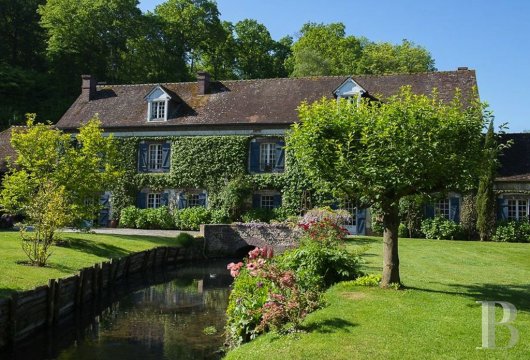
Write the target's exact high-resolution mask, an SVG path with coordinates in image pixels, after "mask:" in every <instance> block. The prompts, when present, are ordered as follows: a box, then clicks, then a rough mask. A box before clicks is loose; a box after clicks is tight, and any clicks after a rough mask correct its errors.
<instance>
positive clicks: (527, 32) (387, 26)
mask: <svg viewBox="0 0 530 360" xmlns="http://www.w3.org/2000/svg"><path fill="white" fill-rule="evenodd" d="M162 2H163V1H161V0H141V1H140V7H141V8H142V10H144V11H147V10H152V9H154V7H155V6H156V5H157V4H159V3H162ZM217 4H218V7H219V10H220V12H221V19H223V20H228V21H231V22H237V21H239V20H242V19H245V18H251V19H256V20H257V21H259V22H261V23H263V24H264V25H265V26H267V28H268V29H269V31H270V33H271V35H272V37H273V38H274V39H276V40H277V39H279V38H281V37H282V36H285V35H292V36H294V37H296V33H297V32H298V31H299V29H300V28H301V26H302V25H303V24H304V23H306V22H309V21H312V22H323V23H330V22H342V23H344V24H345V25H346V31H347V33H348V34H351V35H355V36H366V37H367V38H369V39H370V40H374V41H389V42H393V43H399V42H401V40H402V39H408V40H410V41H413V42H415V43H416V44H419V45H422V46H424V47H426V48H427V49H428V50H429V51H430V52H431V53H432V55H433V57H434V59H435V61H436V67H437V68H438V69H439V70H456V68H457V67H459V66H467V67H469V68H470V69H475V70H476V72H477V79H478V86H479V93H480V97H481V99H482V100H483V101H487V102H488V103H489V104H490V108H491V109H492V110H493V111H494V114H495V116H496V124H500V123H504V122H508V123H509V130H508V131H509V132H521V131H523V130H530V91H528V89H527V90H525V89H526V86H528V85H529V84H530V70H529V66H530V61H529V60H530V1H525V0H506V1H492V0H482V1H479V0H460V1H458V0H445V1H421V0H418V1H412V0H401V1H396V0H380V1H376V2H375V1H374V2H366V1H357V0H347V1H341V0H337V1H333V2H332V1H323V0H303V1H295V0H261V1H256V0H218V1H217ZM527 97H528V98H527ZM525 99H526V100H525Z"/></svg>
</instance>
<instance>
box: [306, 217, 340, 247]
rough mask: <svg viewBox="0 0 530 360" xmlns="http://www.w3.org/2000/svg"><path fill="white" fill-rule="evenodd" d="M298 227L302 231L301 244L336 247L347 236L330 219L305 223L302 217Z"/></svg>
mask: <svg viewBox="0 0 530 360" xmlns="http://www.w3.org/2000/svg"><path fill="white" fill-rule="evenodd" d="M298 226H299V227H300V228H301V229H302V231H303V236H302V238H301V242H304V241H309V242H318V243H320V244H321V245H323V246H329V247H334V246H337V245H339V244H340V243H342V242H343V241H344V239H346V236H347V235H348V231H347V230H346V229H345V228H343V227H342V226H340V225H338V224H337V222H336V221H335V220H333V219H332V218H323V219H322V220H309V221H307V220H305V217H304V218H303V219H302V221H301V222H300V223H299V224H298Z"/></svg>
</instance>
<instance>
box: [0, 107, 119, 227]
mask: <svg viewBox="0 0 530 360" xmlns="http://www.w3.org/2000/svg"><path fill="white" fill-rule="evenodd" d="M102 132H103V130H102V129H101V127H100V122H99V120H97V119H92V120H90V121H88V122H87V123H86V124H85V125H83V126H82V127H81V128H80V129H79V134H78V135H77V136H76V138H75V140H73V139H72V137H71V135H70V134H64V133H62V132H61V131H60V130H58V129H55V128H53V127H52V126H51V125H46V124H39V123H35V117H34V116H30V117H29V119H28V122H27V126H26V127H25V128H19V129H15V130H13V133H12V137H11V145H12V147H13V149H14V150H15V152H16V158H15V159H13V165H12V166H11V169H10V171H9V172H8V174H7V175H6V176H5V178H4V180H3V183H2V190H1V192H0V205H1V207H2V208H4V209H6V210H8V211H9V212H11V213H21V214H24V215H31V211H30V210H29V209H31V208H32V206H33V205H34V203H33V201H34V200H35V199H36V198H37V195H38V194H41V193H42V191H44V190H46V189H47V190H46V193H50V192H54V191H55V190H53V189H61V190H60V191H61V192H62V193H63V194H64V195H61V196H62V197H64V198H65V199H66V200H65V201H66V204H67V212H68V214H70V217H71V220H72V221H74V222H75V221H76V220H83V219H92V218H93V217H94V215H95V214H96V212H97V210H98V209H99V202H98V201H97V200H98V199H99V195H100V193H101V192H102V191H104V190H105V189H106V188H108V187H109V185H110V184H112V183H113V181H114V180H115V179H116V178H117V177H118V176H119V175H120V174H121V169H119V167H118V165H117V163H116V161H115V158H116V153H117V148H116V144H115V142H114V140H113V139H112V137H104V136H103V135H102ZM52 190H53V191H52ZM31 220H34V219H32V218H30V221H31Z"/></svg>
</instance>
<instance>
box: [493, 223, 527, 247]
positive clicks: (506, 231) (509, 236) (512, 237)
mask: <svg viewBox="0 0 530 360" xmlns="http://www.w3.org/2000/svg"><path fill="white" fill-rule="evenodd" d="M492 240H493V241H499V242H523V243H526V242H530V223H529V222H528V220H523V221H505V222H502V223H499V224H498V225H497V228H496V229H495V233H494V234H493V236H492Z"/></svg>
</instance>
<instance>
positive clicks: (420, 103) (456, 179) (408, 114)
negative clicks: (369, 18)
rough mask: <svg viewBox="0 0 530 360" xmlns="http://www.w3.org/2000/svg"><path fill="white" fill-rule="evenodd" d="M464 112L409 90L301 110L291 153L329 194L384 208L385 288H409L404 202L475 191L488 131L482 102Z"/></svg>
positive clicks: (456, 104) (290, 143) (452, 104)
mask: <svg viewBox="0 0 530 360" xmlns="http://www.w3.org/2000/svg"><path fill="white" fill-rule="evenodd" d="M472 100H473V101H471V105H470V106H469V107H467V108H464V105H463V104H462V103H461V101H460V100H459V98H458V97H456V98H455V99H454V100H453V101H452V102H450V103H444V102H442V101H441V100H440V99H438V97H437V95H436V93H433V94H432V96H431V97H428V96H425V95H415V94H413V93H412V92H411V90H410V88H409V87H405V88H403V89H402V90H401V92H400V93H399V94H398V95H396V96H393V97H390V98H388V99H385V100H384V101H382V102H378V103H376V104H374V103H370V102H368V101H367V100H362V101H360V102H359V103H357V102H356V101H354V102H348V101H346V100H341V101H339V102H337V101H336V100H326V99H324V100H321V101H319V102H316V103H314V104H302V105H301V106H300V107H299V117H300V123H299V124H295V125H294V126H293V129H292V132H291V134H290V136H289V139H288V149H289V150H290V151H292V153H293V154H294V156H295V158H296V160H297V161H298V162H299V164H301V165H302V166H303V169H304V172H305V173H306V174H307V175H308V177H310V178H311V179H312V180H313V181H315V182H316V183H318V184H319V185H320V187H321V188H322V189H324V191H332V192H334V193H335V194H336V195H337V196H341V197H344V196H349V197H355V198H358V199H359V200H360V201H361V203H362V204H364V205H365V206H367V205H377V207H378V208H379V209H381V212H382V216H383V226H384V236H383V238H384V240H383V242H384V251H383V279H382V286H383V287H388V286H389V285H390V284H392V283H401V278H400V274H399V255H398V226H399V214H398V211H399V200H400V199H401V198H403V197H404V196H408V195H413V194H429V193H433V192H437V191H443V190H447V189H454V190H458V189H462V188H465V187H466V186H470V185H471V184H472V182H473V179H474V178H476V177H475V176H476V174H477V173H478V172H479V168H480V164H481V161H480V160H481V147H482V146H481V143H482V136H481V131H482V128H483V125H484V122H483V117H482V105H481V104H480V103H479V102H478V100H474V99H472Z"/></svg>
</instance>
